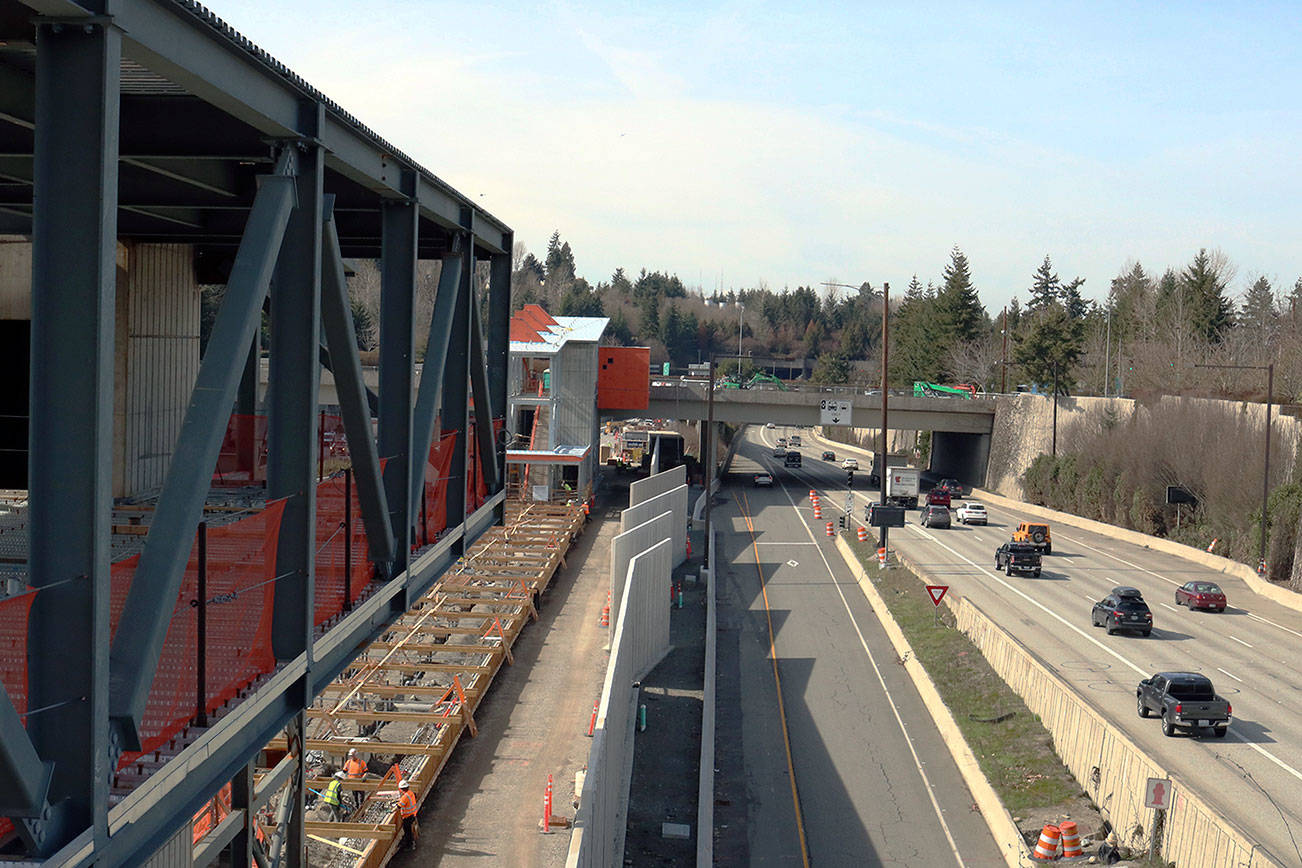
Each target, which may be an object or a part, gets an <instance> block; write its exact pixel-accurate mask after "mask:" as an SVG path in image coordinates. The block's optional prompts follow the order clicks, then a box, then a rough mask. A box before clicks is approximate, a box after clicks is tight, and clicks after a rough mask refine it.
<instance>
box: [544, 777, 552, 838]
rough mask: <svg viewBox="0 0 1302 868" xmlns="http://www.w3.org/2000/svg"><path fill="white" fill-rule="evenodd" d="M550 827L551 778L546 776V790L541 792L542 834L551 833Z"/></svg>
mask: <svg viewBox="0 0 1302 868" xmlns="http://www.w3.org/2000/svg"><path fill="white" fill-rule="evenodd" d="M551 825H552V776H551V775H548V776H547V789H545V790H543V816H542V830H543V834H548V833H550V832H551Z"/></svg>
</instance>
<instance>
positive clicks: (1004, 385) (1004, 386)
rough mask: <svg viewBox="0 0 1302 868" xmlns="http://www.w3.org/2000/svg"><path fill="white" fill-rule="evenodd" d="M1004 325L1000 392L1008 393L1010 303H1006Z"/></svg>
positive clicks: (1000, 360) (1000, 364)
mask: <svg viewBox="0 0 1302 868" xmlns="http://www.w3.org/2000/svg"><path fill="white" fill-rule="evenodd" d="M1003 322H1004V324H1003V327H1002V328H1001V329H1000V330H999V332H1000V334H1002V335H1003V336H1004V349H1003V352H1002V353H1001V354H1000V356H999V394H1001V395H1007V394H1008V305H1004V317H1003Z"/></svg>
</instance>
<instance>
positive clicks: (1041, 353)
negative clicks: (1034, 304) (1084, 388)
mask: <svg viewBox="0 0 1302 868" xmlns="http://www.w3.org/2000/svg"><path fill="white" fill-rule="evenodd" d="M1029 318H1030V323H1029V325H1028V326H1027V328H1025V329H1023V331H1022V332H1021V333H1020V334H1019V335H1017V339H1016V341H1015V342H1014V344H1013V362H1014V363H1016V364H1017V365H1018V366H1019V367H1021V368H1022V370H1023V371H1025V372H1026V375H1027V377H1029V378H1030V380H1031V382H1033V383H1035V384H1037V385H1042V386H1048V385H1050V384H1051V383H1052V382H1053V379H1054V370H1055V368H1056V369H1057V375H1058V392H1059V394H1070V392H1071V389H1072V387H1073V386H1074V384H1075V368H1076V365H1077V363H1078V362H1079V361H1080V356H1081V352H1082V349H1083V346H1084V329H1083V327H1082V324H1081V323H1080V322H1079V321H1073V320H1072V318H1071V317H1070V316H1068V315H1067V310H1066V308H1064V307H1063V306H1062V305H1061V304H1059V303H1057V302H1054V303H1053V304H1052V305H1050V306H1049V307H1046V308H1043V309H1041V310H1038V311H1036V312H1035V313H1033V314H1031V315H1030V317H1029Z"/></svg>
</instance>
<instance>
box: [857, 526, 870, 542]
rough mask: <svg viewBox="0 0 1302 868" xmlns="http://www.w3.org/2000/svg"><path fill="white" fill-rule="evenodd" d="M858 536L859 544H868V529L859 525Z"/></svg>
mask: <svg viewBox="0 0 1302 868" xmlns="http://www.w3.org/2000/svg"><path fill="white" fill-rule="evenodd" d="M858 534H859V542H868V528H866V527H864V526H863V525H860V526H859V530H858Z"/></svg>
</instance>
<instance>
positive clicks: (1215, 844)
mask: <svg viewBox="0 0 1302 868" xmlns="http://www.w3.org/2000/svg"><path fill="white" fill-rule="evenodd" d="M957 618H958V628H959V629H960V630H962V631H963V632H964V633H966V634H967V635H968V637H969V638H970V639H971V640H972V642H973V644H975V645H976V646H977V647H978V648H979V649H981V653H982V654H984V655H985V657H986V659H987V660H989V661H990V665H991V666H992V667H993V668H994V670H995V671H996V672H997V673H998V674H999V676H1000V677H1001V678H1002V679H1003V680H1004V681H1006V682H1007V683H1008V685H1009V686H1010V687H1012V688H1013V690H1015V691H1016V692H1017V693H1018V695H1019V696H1021V697H1022V699H1023V700H1024V701H1025V702H1026V705H1027V707H1028V708H1029V709H1030V710H1031V712H1032V713H1033V714H1035V715H1037V716H1038V717H1039V718H1040V720H1041V721H1042V722H1043V723H1044V726H1045V728H1046V729H1048V730H1049V732H1050V734H1051V735H1052V736H1053V741H1054V749H1055V750H1056V751H1057V753H1058V755H1059V756H1060V757H1061V758H1062V761H1063V763H1064V764H1065V765H1066V766H1067V768H1068V769H1070V770H1071V772H1072V774H1073V775H1075V776H1076V780H1077V781H1080V782H1081V783H1082V785H1083V786H1084V788H1085V791H1086V793H1087V794H1088V795H1089V796H1090V798H1091V799H1092V800H1093V801H1094V803H1095V804H1096V805H1098V806H1099V808H1100V810H1101V811H1102V813H1103V815H1104V817H1106V818H1107V819H1108V821H1109V822H1111V823H1112V826H1113V828H1114V829H1116V830H1117V834H1118V836H1119V837H1120V838H1121V839H1122V840H1123V842H1124V843H1126V844H1137V843H1139V842H1138V841H1136V840H1135V839H1134V838H1132V837H1131V834H1130V833H1131V830H1132V829H1134V828H1135V827H1136V826H1137V825H1138V826H1139V827H1140V828H1141V829H1143V830H1144V833H1145V834H1147V830H1148V829H1149V827H1150V824H1151V821H1152V811H1151V810H1149V809H1148V808H1145V807H1144V790H1145V785H1146V783H1147V779H1148V778H1150V777H1154V778H1171V780H1172V783H1173V785H1174V790H1175V796H1174V798H1173V800H1172V807H1171V808H1170V810H1168V812H1167V817H1166V823H1165V827H1164V835H1163V841H1162V848H1161V849H1162V855H1163V858H1164V859H1165V860H1168V861H1173V862H1175V864H1177V865H1180V866H1181V868H1216V866H1223V865H1241V866H1262V868H1265V866H1278V865H1280V863H1278V862H1275V861H1274V860H1273V859H1271V858H1270V857H1269V856H1267V855H1265V854H1264V853H1262V852H1261V851H1260V850H1257V849H1256V848H1255V847H1254V846H1253V843H1252V841H1250V840H1249V839H1248V837H1247V836H1246V835H1244V834H1243V833H1242V832H1241V831H1240V830H1239V829H1238V828H1237V827H1235V826H1234V825H1233V824H1231V823H1230V822H1229V821H1228V820H1224V819H1222V818H1221V817H1219V816H1217V814H1216V813H1215V812H1214V811H1213V810H1212V809H1211V807H1210V806H1209V805H1208V804H1207V803H1206V802H1205V801H1204V800H1203V799H1202V798H1201V797H1200V796H1199V794H1198V793H1197V791H1196V789H1194V788H1192V787H1191V785H1190V782H1189V781H1186V780H1184V779H1182V778H1179V777H1178V776H1176V775H1173V774H1171V773H1170V772H1169V771H1167V770H1166V769H1164V768H1162V767H1161V766H1160V765H1158V764H1157V763H1156V762H1154V761H1153V760H1151V759H1149V758H1148V756H1147V755H1146V754H1144V752H1143V751H1142V750H1140V749H1139V747H1138V746H1137V745H1136V744H1135V743H1134V742H1132V741H1130V739H1129V738H1127V737H1126V736H1125V735H1124V734H1122V732H1121V731H1120V730H1119V729H1117V728H1116V727H1114V726H1112V725H1111V724H1110V723H1108V722H1107V721H1106V720H1105V719H1104V718H1103V717H1102V715H1100V714H1099V713H1098V712H1096V711H1095V710H1094V709H1093V708H1092V707H1091V706H1090V704H1089V703H1088V702H1086V701H1085V700H1084V699H1083V698H1081V697H1080V696H1078V695H1077V694H1076V693H1075V692H1074V691H1073V690H1072V689H1071V687H1070V686H1068V685H1067V684H1066V683H1065V682H1063V681H1062V680H1061V679H1060V678H1058V676H1056V675H1055V674H1053V673H1052V672H1051V671H1049V669H1048V668H1047V667H1045V666H1044V665H1043V664H1042V663H1040V661H1039V660H1038V659H1036V657H1035V656H1034V655H1033V654H1032V653H1031V652H1030V651H1028V650H1027V649H1026V648H1025V647H1024V646H1022V645H1021V644H1020V643H1019V642H1017V641H1016V640H1015V639H1013V638H1012V637H1011V636H1009V635H1008V634H1007V633H1006V632H1004V630H1003V628H1001V627H1000V626H999V625H998V624H996V623H995V622H994V621H993V620H992V619H990V618H989V617H988V616H987V615H986V614H985V613H984V612H983V611H981V609H980V608H979V607H977V606H976V605H974V604H973V603H972V602H971V601H970V600H968V599H967V598H963V599H962V600H961V601H960V602H959V605H958V611H957Z"/></svg>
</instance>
